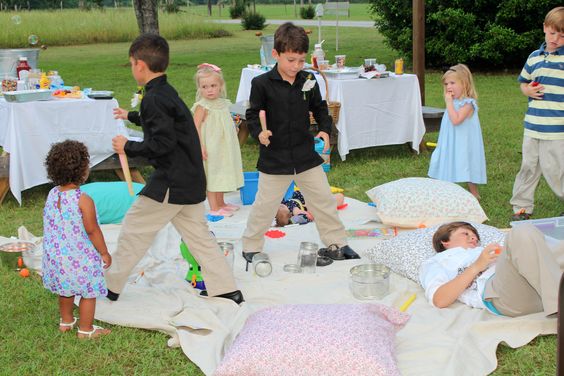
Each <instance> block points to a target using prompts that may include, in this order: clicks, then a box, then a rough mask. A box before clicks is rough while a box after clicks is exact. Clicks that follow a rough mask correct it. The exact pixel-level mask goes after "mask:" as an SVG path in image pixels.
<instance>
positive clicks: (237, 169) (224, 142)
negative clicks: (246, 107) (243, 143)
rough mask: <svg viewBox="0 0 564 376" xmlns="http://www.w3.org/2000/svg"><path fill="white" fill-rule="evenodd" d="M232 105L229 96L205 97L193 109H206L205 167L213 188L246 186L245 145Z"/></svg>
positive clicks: (232, 189) (203, 140)
mask: <svg viewBox="0 0 564 376" xmlns="http://www.w3.org/2000/svg"><path fill="white" fill-rule="evenodd" d="M230 105H231V101H229V100H228V99H225V98H218V99H215V100H209V99H205V98H202V99H200V100H199V101H198V102H196V103H194V106H192V113H194V111H195V110H196V107H198V106H200V107H203V108H204V109H205V110H206V118H205V120H204V123H203V124H202V143H203V144H204V146H205V148H206V151H207V155H208V158H207V160H205V161H204V169H205V171H206V180H207V190H208V191H209V192H231V191H235V190H237V189H239V188H241V187H242V186H243V163H242V162H241V149H240V148H239V140H238V139H237V131H236V128H235V124H234V123H233V118H232V117H231V113H230V112H229V106H230Z"/></svg>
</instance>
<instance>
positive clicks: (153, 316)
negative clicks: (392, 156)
mask: <svg viewBox="0 0 564 376" xmlns="http://www.w3.org/2000/svg"><path fill="white" fill-rule="evenodd" d="M229 199H230V201H231V202H233V203H237V199H236V198H235V196H229ZM346 202H347V203H348V204H349V205H348V207H347V208H346V209H344V210H342V211H340V212H339V214H340V216H341V219H342V220H343V222H344V223H345V226H346V227H347V228H359V227H370V228H371V227H377V226H378V224H376V223H374V222H371V223H369V224H367V225H364V226H362V225H361V223H363V222H364V221H366V220H369V219H371V218H374V217H375V209H373V208H372V207H370V206H368V205H367V204H366V203H363V202H360V201H357V200H354V199H350V198H347V200H346ZM249 211H250V207H243V208H242V209H241V210H240V211H238V212H236V214H235V215H234V216H233V217H231V218H225V219H223V220H221V221H219V222H216V223H212V224H210V228H211V229H212V230H213V231H214V233H215V234H216V236H217V237H218V239H221V240H228V241H232V242H233V243H234V244H235V251H236V255H235V265H234V274H235V277H236V280H237V284H238V286H239V287H240V288H241V290H242V291H243V293H244V296H245V299H246V302H245V303H244V304H243V305H242V306H241V307H238V306H237V305H236V304H235V303H232V302H231V301H229V300H226V299H220V298H202V297H199V296H197V290H194V289H192V288H191V286H190V285H189V284H188V282H186V281H185V280H184V276H185V274H186V270H187V263H186V262H185V261H184V260H183V259H182V257H181V255H180V252H179V246H178V244H179V239H180V238H179V235H178V234H177V233H176V231H175V230H174V228H172V227H171V226H167V227H165V228H164V229H163V230H162V231H161V232H160V233H159V235H158V236H157V238H156V239H155V242H154V243H153V245H152V247H151V249H150V251H149V252H148V254H147V255H146V256H145V258H144V259H143V260H142V261H141V262H140V263H139V265H138V266H137V267H136V268H135V270H134V271H133V272H132V274H131V276H130V280H129V283H128V284H127V286H126V289H125V290H124V291H123V293H122V295H121V296H120V299H119V300H118V301H117V302H110V301H109V300H107V299H98V301H97V308H96V318H97V319H98V320H101V321H105V322H108V323H111V324H115V325H122V326H129V327H136V328H144V329H150V330H158V331H161V332H164V333H167V334H168V335H170V339H169V341H168V344H169V345H170V346H178V345H179V346H181V347H182V350H183V351H184V353H185V354H186V356H188V357H189V358H190V359H191V360H192V361H193V362H194V363H195V364H197V365H198V366H199V367H200V368H201V369H202V371H203V372H204V373H205V374H206V375H210V374H212V373H213V371H214V370H215V368H216V367H217V365H218V364H219V362H220V361H221V358H222V356H223V354H224V352H225V350H226V349H227V348H228V347H229V346H230V345H231V343H232V342H233V340H234V339H235V337H236V335H237V333H238V332H239V331H240V330H241V329H242V327H243V325H244V323H245V320H246V318H247V317H248V316H249V315H250V314H251V313H252V312H254V311H256V310H258V309H260V308H263V307H268V306H271V305H276V304H300V303H320V304H342V303H354V302H360V301H359V300H356V299H355V298H354V297H353V296H352V294H351V293H350V290H349V278H348V277H349V270H350V268H351V267H352V266H354V265H357V264H360V263H363V262H366V261H367V260H366V259H364V260H351V261H337V262H334V263H333V264H332V265H329V266H327V267H324V268H318V269H317V273H316V274H310V275H307V274H290V273H286V272H284V271H283V270H282V267H283V265H284V264H287V263H295V261H296V256H297V250H298V246H299V242H301V241H314V242H317V243H320V241H319V236H318V233H317V230H316V228H315V225H314V224H313V223H310V224H307V225H302V226H299V227H287V228H284V229H283V231H284V232H285V233H286V236H285V237H283V238H280V239H267V240H266V245H265V250H266V251H267V252H268V254H269V255H270V257H271V260H272V263H273V266H274V271H273V273H272V275H270V276H269V277H267V278H260V277H257V276H256V275H254V274H253V273H252V272H245V263H244V260H243V258H242V257H241V240H240V237H241V234H242V232H243V230H244V227H245V223H246V220H247V217H248V214H249ZM102 230H103V232H104V235H105V237H106V242H107V243H108V247H109V249H110V252H111V251H113V250H115V248H116V242H117V236H118V234H119V230H120V226H119V225H105V226H102ZM20 237H21V236H20ZM4 241H6V240H4ZM376 241H380V240H377V239H375V238H357V239H350V245H351V246H352V247H353V249H355V250H357V251H359V253H362V251H363V250H365V249H367V248H369V247H371V246H372V245H373V244H374V242H376ZM0 242H2V241H1V239H0ZM141 271H143V275H142V276H141V273H140V272H141ZM140 276H141V277H140ZM414 292H415V293H417V299H416V300H415V302H414V303H413V304H412V305H411V306H410V308H409V309H408V312H409V313H410V314H412V317H411V319H410V320H409V322H408V323H407V325H406V326H405V327H404V328H403V329H402V330H401V331H399V332H398V334H397V338H396V356H397V361H398V365H399V368H400V371H401V373H402V374H403V375H457V376H458V375H479V374H488V373H490V372H492V371H493V370H495V368H496V365H497V359H496V348H497V345H498V344H499V343H500V342H505V343H507V344H508V345H509V346H511V347H519V346H523V345H525V344H527V343H528V342H529V341H531V340H532V339H533V338H535V337H536V336H537V335H542V334H554V333H556V319H555V318H545V317H544V316H543V314H535V315H529V316H524V317H521V318H505V317H497V316H494V315H492V314H490V313H488V312H486V310H480V309H473V308H470V307H467V306H465V305H463V304H460V303H455V304H454V305H452V306H451V307H450V308H447V309H436V308H434V307H432V306H431V305H430V304H429V303H428V302H427V301H426V299H425V297H424V294H423V290H422V289H421V288H420V287H419V286H418V285H417V284H415V283H414V282H412V281H410V280H408V279H406V278H402V277H400V276H398V275H395V274H392V276H391V281H390V294H389V295H387V296H386V297H385V298H384V299H382V300H381V301H380V302H381V303H383V304H387V305H391V306H395V307H399V306H400V305H401V304H402V303H403V302H404V301H405V300H406V299H407V298H408V297H409V296H410V295H411V294H412V293H414Z"/></svg>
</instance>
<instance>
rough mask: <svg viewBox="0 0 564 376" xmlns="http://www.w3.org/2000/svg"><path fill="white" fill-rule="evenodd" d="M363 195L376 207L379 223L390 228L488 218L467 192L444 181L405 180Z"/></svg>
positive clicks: (482, 220)
mask: <svg viewBox="0 0 564 376" xmlns="http://www.w3.org/2000/svg"><path fill="white" fill-rule="evenodd" d="M366 194H367V195H368V197H370V199H371V200H372V202H374V203H375V204H376V209H377V214H378V217H379V218H380V220H381V221H382V223H384V224H386V225H390V226H400V227H414V228H416V227H420V226H426V227H429V226H432V225H435V224H439V223H445V222H453V221H469V222H475V223H482V222H484V221H486V220H487V219H488V217H487V216H486V213H484V210H482V207H481V206H480V203H479V202H478V200H476V198H475V197H474V196H472V194H471V193H470V192H468V191H467V190H465V189H464V188H462V187H461V186H459V185H458V184H454V183H450V182H447V181H442V180H435V179H429V178H405V179H399V180H395V181H392V182H389V183H386V184H382V185H379V186H377V187H374V188H372V189H371V190H369V191H367V192H366Z"/></svg>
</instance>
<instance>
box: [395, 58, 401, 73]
mask: <svg viewBox="0 0 564 376" xmlns="http://www.w3.org/2000/svg"><path fill="white" fill-rule="evenodd" d="M394 68H395V69H394V73H395V74H403V59H402V58H399V59H396V61H395V64H394Z"/></svg>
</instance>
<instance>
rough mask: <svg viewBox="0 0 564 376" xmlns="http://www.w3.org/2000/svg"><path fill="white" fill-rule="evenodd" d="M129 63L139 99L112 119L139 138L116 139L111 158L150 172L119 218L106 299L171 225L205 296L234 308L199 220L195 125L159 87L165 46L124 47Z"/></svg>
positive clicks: (153, 39)
mask: <svg viewBox="0 0 564 376" xmlns="http://www.w3.org/2000/svg"><path fill="white" fill-rule="evenodd" d="M129 60H130V62H131V72H132V74H133V77H134V78H135V80H136V81H137V83H138V84H139V85H144V86H145V94H144V96H143V99H142V101H141V106H140V111H139V112H137V111H132V112H128V111H126V110H123V109H121V108H116V109H114V116H115V117H116V118H119V119H128V120H129V121H131V122H133V123H135V124H137V125H141V127H142V128H143V141H142V142H135V141H128V140H127V138H125V137H124V136H116V137H115V138H114V139H113V140H112V146H113V148H114V151H115V152H116V153H118V154H124V153H125V154H126V155H128V156H130V157H136V156H144V157H146V158H148V159H149V161H150V162H151V164H152V165H153V167H154V168H155V171H154V172H153V174H152V175H151V177H150V178H149V182H148V183H147V185H146V186H145V188H143V190H142V191H141V192H140V193H139V195H140V197H139V199H138V200H137V201H136V202H135V203H134V204H133V205H132V206H131V208H130V209H129V211H128V212H127V214H126V216H125V218H124V220H123V225H122V229H121V232H120V236H119V239H118V246H117V250H116V252H115V253H114V254H113V255H112V257H113V259H114V263H113V264H112V267H111V268H110V269H108V272H107V273H106V280H107V285H108V290H109V292H108V298H109V299H110V300H117V299H118V297H119V294H120V293H121V292H122V289H123V287H124V285H125V283H126V281H127V278H128V277H129V273H130V272H131V270H132V269H133V267H134V266H135V265H136V264H137V263H138V262H139V260H140V259H141V258H142V257H143V256H144V255H145V253H146V252H147V249H148V248H149V247H150V246H151V243H152V242H153V240H154V238H155V236H156V234H157V232H158V231H159V230H161V229H162V228H163V227H164V226H165V225H166V224H167V223H168V222H172V224H173V226H174V227H175V228H176V229H177V230H178V232H179V233H180V235H181V236H182V239H184V240H185V241H186V243H187V244H188V245H189V247H190V252H191V253H192V255H193V256H194V258H195V259H196V261H198V263H199V264H200V266H201V267H202V276H203V277H204V279H205V281H206V287H207V289H208V293H209V295H210V296H219V297H223V298H227V299H231V300H233V301H234V302H236V303H237V304H239V303H241V302H243V295H242V294H241V292H240V291H239V290H237V287H236V286H235V280H234V278H233V272H232V271H231V270H230V268H229V266H228V265H227V262H226V261H225V257H224V256H223V254H222V253H221V251H220V250H219V247H218V245H217V243H216V242H215V240H214V239H213V237H212V235H211V234H210V231H209V229H208V226H207V222H206V220H205V213H204V210H205V209H204V204H203V201H204V200H205V198H206V178H205V174H204V165H203V163H202V154H201V147H200V141H199V138H198V133H197V131H196V126H195V125H194V120H193V119H192V115H191V113H190V110H189V109H188V108H187V107H186V105H185V104H184V102H183V101H182V99H180V97H179V96H178V93H177V92H176V90H175V89H174V88H173V87H172V86H171V85H169V84H168V82H167V77H166V74H165V70H166V68H167V66H168V60H169V47H168V43H167V41H166V40H165V39H164V38H162V37H160V36H158V35H152V34H143V35H141V36H139V37H138V38H137V39H135V41H133V43H132V44H131V47H130V49H129Z"/></svg>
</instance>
